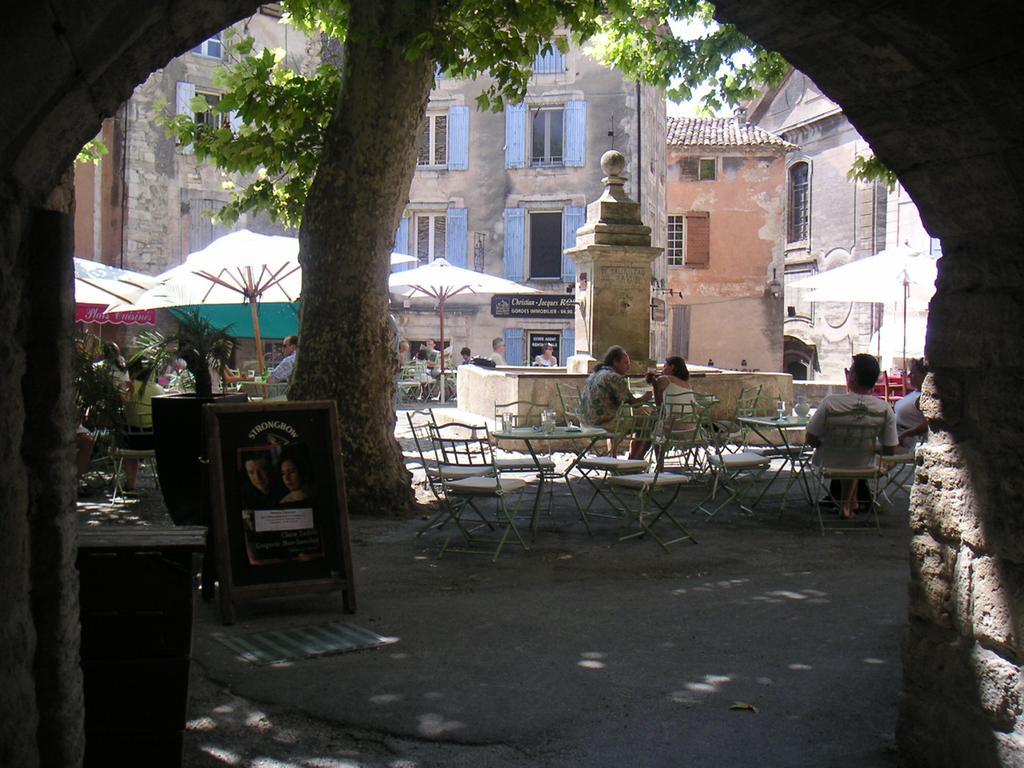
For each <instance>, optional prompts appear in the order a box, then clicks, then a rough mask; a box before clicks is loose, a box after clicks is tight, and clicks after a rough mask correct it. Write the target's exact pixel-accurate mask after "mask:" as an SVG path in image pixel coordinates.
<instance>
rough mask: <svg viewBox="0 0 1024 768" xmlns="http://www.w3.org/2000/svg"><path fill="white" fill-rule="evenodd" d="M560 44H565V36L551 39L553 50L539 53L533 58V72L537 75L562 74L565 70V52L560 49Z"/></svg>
mask: <svg viewBox="0 0 1024 768" xmlns="http://www.w3.org/2000/svg"><path fill="white" fill-rule="evenodd" d="M559 44H561V45H563V46H564V45H565V44H566V41H565V38H564V37H563V38H555V39H554V40H552V41H551V50H550V51H548V52H546V53H544V52H541V53H538V54H537V55H536V56H534V58H533V74H535V75H560V74H561V73H563V72H565V54H563V53H562V52H561V50H559Z"/></svg>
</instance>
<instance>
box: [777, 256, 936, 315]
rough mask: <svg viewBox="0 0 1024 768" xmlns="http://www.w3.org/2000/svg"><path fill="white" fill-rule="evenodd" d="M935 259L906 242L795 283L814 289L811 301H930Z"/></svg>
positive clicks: (801, 286) (802, 288)
mask: <svg viewBox="0 0 1024 768" xmlns="http://www.w3.org/2000/svg"><path fill="white" fill-rule="evenodd" d="M935 277H936V267H935V259H934V258H932V257H931V256H928V255H926V254H923V253H920V252H919V251H915V250H913V249H911V248H908V247H906V246H898V247H896V248H887V249H886V250H884V251H879V252H878V253H876V254H875V255H873V256H867V257H865V258H863V259H858V260H857V261H852V262H850V263H849V264H844V265H843V266H841V267H836V268H835V269H829V270H826V271H825V272H820V273H819V274H817V275H814V276H813V277H808V278H805V279H803V280H798V281H797V282H795V283H792V287H793V288H798V289H801V290H810V291H811V293H809V294H807V296H806V298H808V299H809V300H810V301H860V302H871V303H876V302H877V303H888V302H893V301H903V300H904V299H912V300H914V301H916V302H918V303H920V304H927V303H928V301H929V300H930V299H931V297H932V294H934V293H935Z"/></svg>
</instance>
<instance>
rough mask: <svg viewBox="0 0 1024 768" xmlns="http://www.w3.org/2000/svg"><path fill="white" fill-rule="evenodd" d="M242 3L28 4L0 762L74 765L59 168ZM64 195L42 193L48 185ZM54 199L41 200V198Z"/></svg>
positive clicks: (18, 116) (65, 268) (2, 295)
mask: <svg viewBox="0 0 1024 768" xmlns="http://www.w3.org/2000/svg"><path fill="white" fill-rule="evenodd" d="M256 5H257V4H256V3H255V2H252V1H251V0H246V1H244V2H243V1H242V0H227V1H225V0H180V1H179V0H172V2H168V3H162V4H159V5H153V4H149V3H130V2H114V1H112V0H106V1H104V0H93V1H91V2H90V1H89V0H85V1H83V2H81V3H76V4H71V5H68V4H64V5H54V4H47V5H39V4H35V3H23V4H20V5H16V6H12V7H11V8H8V9H6V10H7V16H6V20H7V22H8V24H9V26H10V28H11V29H16V30H18V34H17V35H13V36H11V39H10V40H9V41H8V43H9V44H8V51H7V52H8V56H9V57H10V59H11V61H12V62H13V63H14V67H15V70H16V71H17V72H18V77H16V78H13V79H12V80H11V83H10V87H9V88H8V89H6V90H5V92H4V95H3V97H2V98H3V107H2V108H0V323H2V324H3V328H4V329H5V333H3V334H2V335H0V402H2V403H3V408H2V409H0V502H2V505H3V514H0V584H2V585H3V590H2V597H0V691H2V695H0V765H3V766H18V768H34V766H39V765H42V766H53V767H54V768H68V767H73V766H76V765H78V764H80V762H81V759H82V750H83V746H84V737H83V730H82V722H83V711H82V691H81V672H80V669H79V661H78V587H77V576H76V573H75V570H74V557H75V547H76V537H75V527H74V522H75V518H74V510H75V505H74V502H75V485H74V470H73V469H72V468H73V467H74V455H73V444H74V440H73V435H74V426H75V425H74V421H73V419H72V415H71V397H72V388H71V381H70V370H71V367H70V325H71V319H72V317H73V313H72V311H71V295H72V293H71V289H72V267H71V255H72V227H71V223H70V218H69V216H68V214H69V213H70V208H71V200H72V198H71V196H70V195H69V194H67V193H68V192H69V191H70V189H71V187H70V183H69V181H67V180H65V182H62V181H61V179H62V175H63V174H64V173H65V172H66V171H67V169H68V168H69V167H70V166H71V163H72V161H73V159H74V157H75V155H76V154H77V152H78V150H79V149H80V148H81V146H82V145H83V144H84V143H85V142H86V141H87V140H88V139H90V138H91V137H93V136H95V135H96V134H97V132H98V131H99V129H100V124H101V120H102V119H103V118H104V117H107V116H109V115H111V114H113V112H114V110H115V109H116V107H117V105H118V104H120V103H121V102H122V101H123V100H124V99H125V98H127V96H128V94H129V93H131V90H132V88H133V87H134V86H135V85H136V84H137V83H138V82H140V81H141V80H142V79H143V78H144V77H145V76H146V75H147V74H148V73H149V72H151V71H152V70H153V69H155V68H156V67H158V66H161V65H163V64H164V63H166V61H167V60H169V59H170V58H171V57H172V56H173V55H174V54H175V53H178V52H180V51H182V50H185V49H187V48H189V47H191V45H193V44H195V42H197V41H199V40H202V39H203V38H205V37H206V36H208V35H209V34H210V33H212V32H214V31H216V30H217V29H220V28H222V27H224V26H225V25H226V24H227V23H229V22H230V21H232V20H233V19H237V18H239V17H240V16H242V15H244V13H245V12H247V11H249V12H251V11H252V10H253V9H254V8H255V7H256ZM57 187H60V190H61V193H62V194H59V195H55V196H53V197H52V198H51V195H50V193H51V191H53V190H54V189H55V188H57ZM47 208H49V209H50V210H46V209H47Z"/></svg>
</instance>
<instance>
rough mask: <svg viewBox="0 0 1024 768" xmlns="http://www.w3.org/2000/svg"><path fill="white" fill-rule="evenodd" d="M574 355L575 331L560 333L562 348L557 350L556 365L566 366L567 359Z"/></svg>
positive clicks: (571, 329)
mask: <svg viewBox="0 0 1024 768" xmlns="http://www.w3.org/2000/svg"><path fill="white" fill-rule="evenodd" d="M575 354H576V329H575V328H569V329H568V330H566V331H562V348H561V349H560V350H558V364H559V365H566V364H567V363H568V362H569V358H570V357H572V356H573V355H575Z"/></svg>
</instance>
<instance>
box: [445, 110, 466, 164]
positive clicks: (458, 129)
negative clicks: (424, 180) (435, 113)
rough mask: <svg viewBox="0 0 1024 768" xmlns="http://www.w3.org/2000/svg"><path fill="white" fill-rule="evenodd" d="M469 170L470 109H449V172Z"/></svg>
mask: <svg viewBox="0 0 1024 768" xmlns="http://www.w3.org/2000/svg"><path fill="white" fill-rule="evenodd" d="M468 168H469V107H465V106H454V107H449V108H448V170H450V171H465V170H467V169H468Z"/></svg>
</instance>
